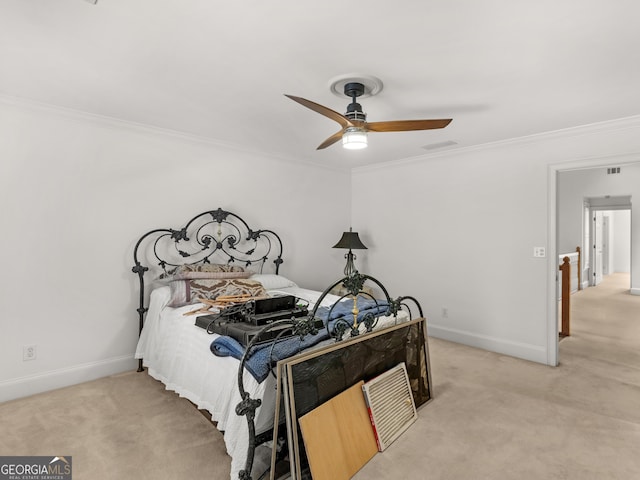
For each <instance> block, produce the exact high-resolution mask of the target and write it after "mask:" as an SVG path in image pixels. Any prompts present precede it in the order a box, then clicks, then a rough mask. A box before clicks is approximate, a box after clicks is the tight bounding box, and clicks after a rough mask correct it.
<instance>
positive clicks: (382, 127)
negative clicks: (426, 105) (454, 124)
mask: <svg viewBox="0 0 640 480" xmlns="http://www.w3.org/2000/svg"><path fill="white" fill-rule="evenodd" d="M451 120H452V119H451V118H447V119H442V120H393V121H390V122H371V123H367V124H365V128H366V129H367V130H369V131H370V132H407V131H410V130H432V129H435V128H444V127H446V126H447V125H449V123H451Z"/></svg>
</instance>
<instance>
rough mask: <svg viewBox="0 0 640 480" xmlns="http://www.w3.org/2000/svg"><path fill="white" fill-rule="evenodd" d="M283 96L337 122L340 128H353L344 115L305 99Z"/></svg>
mask: <svg viewBox="0 0 640 480" xmlns="http://www.w3.org/2000/svg"><path fill="white" fill-rule="evenodd" d="M284 96H285V97H289V98H290V99H291V100H293V101H294V102H298V103H299V104H300V105H304V106H305V107H307V108H310V109H311V110H313V111H314V112H317V113H319V114H320V115H324V116H325V117H328V118H330V119H331V120H334V121H336V122H338V123H339V124H340V125H341V126H342V128H347V127H353V124H352V123H351V122H350V121H349V119H348V118H347V117H345V116H344V115H342V114H340V113H338V112H336V111H334V110H331V109H330V108H327V107H325V106H323V105H320V104H319V103H316V102H312V101H311V100H307V99H306V98H301V97H295V96H293V95H287V94H286V93H285V94H284Z"/></svg>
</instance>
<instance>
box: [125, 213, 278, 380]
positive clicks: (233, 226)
mask: <svg viewBox="0 0 640 480" xmlns="http://www.w3.org/2000/svg"><path fill="white" fill-rule="evenodd" d="M270 259H272V260H273V263H274V265H275V266H274V273H276V274H278V273H279V269H280V265H281V264H282V262H283V260H282V241H281V240H280V237H279V236H278V235H277V234H276V233H275V232H274V231H273V230H265V229H259V230H254V229H252V228H251V227H249V225H248V224H247V222H245V221H244V220H243V219H242V218H241V217H240V216H238V215H236V214H235V213H232V212H229V211H226V210H223V209H221V208H218V209H217V210H209V211H206V212H203V213H201V214H199V215H196V216H195V217H193V218H192V219H191V220H189V221H188V222H187V223H186V225H185V226H184V227H182V228H179V229H173V228H156V229H154V230H151V231H149V232H147V233H145V234H144V235H142V236H141V237H140V239H139V240H138V241H137V243H136V246H135V248H134V249H133V260H134V266H133V268H132V271H133V273H136V274H137V275H138V281H139V286H140V288H139V295H140V296H139V305H138V308H137V312H138V318H139V321H140V328H139V333H140V332H142V327H143V326H144V315H145V313H146V312H147V310H148V307H147V306H146V305H145V301H146V295H145V293H146V292H145V274H147V272H149V267H148V266H147V264H149V265H150V264H154V266H155V267H156V268H155V270H156V271H157V273H158V274H160V273H165V274H166V273H168V272H169V271H170V270H171V269H173V268H175V267H177V266H180V265H197V264H204V263H227V264H231V263H233V264H238V265H241V266H245V267H248V268H249V269H251V270H254V271H256V272H259V273H262V272H263V269H264V267H265V264H266V263H267V261H269V260H270ZM145 263H146V264H145ZM154 276H157V275H154ZM141 370H142V360H140V361H139V364H138V371H141Z"/></svg>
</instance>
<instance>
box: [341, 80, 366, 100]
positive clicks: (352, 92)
mask: <svg viewBox="0 0 640 480" xmlns="http://www.w3.org/2000/svg"><path fill="white" fill-rule="evenodd" d="M363 93H364V85H363V84H361V83H360V82H349V83H345V85H344V94H345V95H346V96H347V97H350V98H353V99H354V102H355V99H356V98H358V97H360V96H362V94H363Z"/></svg>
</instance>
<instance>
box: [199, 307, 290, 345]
mask: <svg viewBox="0 0 640 480" xmlns="http://www.w3.org/2000/svg"><path fill="white" fill-rule="evenodd" d="M196 325H197V326H198V327H200V328H204V329H205V330H206V331H207V333H209V334H211V333H217V334H218V335H226V336H228V337H231V338H233V339H235V340H237V341H238V343H240V344H241V345H242V346H243V347H246V346H247V345H248V344H249V342H251V340H253V338H254V337H255V336H257V335H258V334H259V332H260V330H262V328H263V327H264V326H263V325H260V326H258V325H251V324H249V323H246V322H238V321H235V320H229V318H228V317H223V316H221V315H219V314H216V315H202V316H200V317H197V318H196ZM280 333H282V335H281V338H287V337H290V336H292V335H293V332H292V331H291V325H282V326H277V327H274V328H273V329H271V330H269V331H267V332H262V334H260V335H259V338H258V340H256V343H262V342H268V341H270V340H273V339H274V338H276V337H277V336H278V335H279V334H280Z"/></svg>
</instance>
